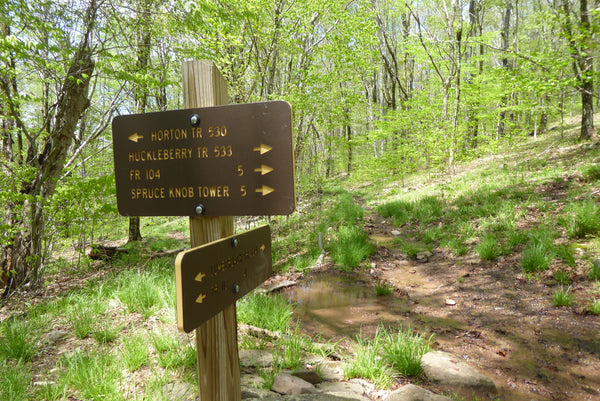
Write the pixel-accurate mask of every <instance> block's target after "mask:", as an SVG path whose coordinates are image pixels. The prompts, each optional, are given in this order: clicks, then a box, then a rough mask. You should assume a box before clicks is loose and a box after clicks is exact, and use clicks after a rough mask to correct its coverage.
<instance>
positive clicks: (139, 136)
mask: <svg viewBox="0 0 600 401" xmlns="http://www.w3.org/2000/svg"><path fill="white" fill-rule="evenodd" d="M142 138H144V136H143V135H140V134H138V133H137V132H136V133H134V134H131V135H129V136H128V137H127V139H129V140H130V141H133V142H137V141H138V139H142Z"/></svg>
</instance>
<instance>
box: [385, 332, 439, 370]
mask: <svg viewBox="0 0 600 401" xmlns="http://www.w3.org/2000/svg"><path fill="white" fill-rule="evenodd" d="M377 335H378V336H379V338H380V340H381V344H382V348H383V355H384V357H385V359H386V360H387V361H388V362H389V363H390V364H391V365H392V366H393V367H394V369H396V370H397V371H398V372H400V373H401V374H402V375H404V376H408V377H415V378H417V377H419V376H421V374H422V373H423V368H422V367H421V358H422V357H423V355H425V354H426V353H427V352H429V351H431V340H432V337H433V336H432V337H430V338H429V339H427V338H425V337H423V336H421V335H419V334H417V333H413V332H412V330H411V329H410V328H408V329H406V330H404V329H402V328H400V329H399V330H398V332H394V333H392V332H391V331H388V330H386V329H384V328H383V327H382V328H380V329H379V330H378V333H377Z"/></svg>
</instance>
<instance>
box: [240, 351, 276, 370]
mask: <svg viewBox="0 0 600 401" xmlns="http://www.w3.org/2000/svg"><path fill="white" fill-rule="evenodd" d="M239 357H240V365H241V366H248V367H258V368H268V367H271V366H273V354H271V352H269V351H265V350H259V349H244V350H240V352H239Z"/></svg>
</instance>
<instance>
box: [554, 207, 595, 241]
mask: <svg viewBox="0 0 600 401" xmlns="http://www.w3.org/2000/svg"><path fill="white" fill-rule="evenodd" d="M559 222H560V223H561V224H562V225H563V226H564V227H565V229H566V230H567V233H568V235H569V236H570V237H571V238H585V237H586V236H588V235H595V234H597V233H598V232H599V231H600V206H598V204H597V203H596V202H594V201H593V200H586V201H580V202H573V203H571V204H569V206H568V207H567V211H566V213H565V214H564V215H563V216H561V218H560V219H559Z"/></svg>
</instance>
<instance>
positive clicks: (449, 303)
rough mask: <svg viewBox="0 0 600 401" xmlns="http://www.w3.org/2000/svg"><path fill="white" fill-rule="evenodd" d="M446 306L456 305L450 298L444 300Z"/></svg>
mask: <svg viewBox="0 0 600 401" xmlns="http://www.w3.org/2000/svg"><path fill="white" fill-rule="evenodd" d="M446 305H448V306H454V305H456V301H455V300H453V299H450V298H446Z"/></svg>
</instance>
